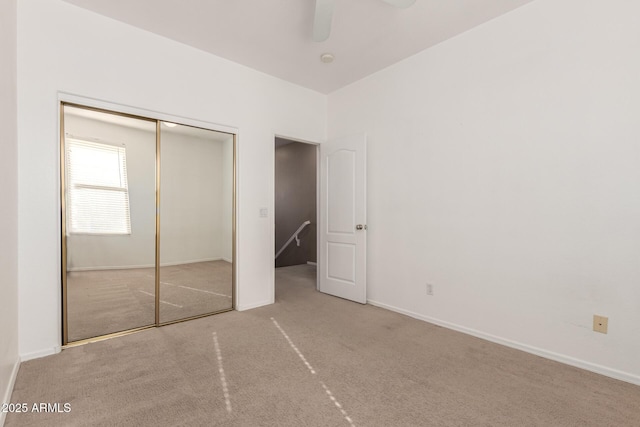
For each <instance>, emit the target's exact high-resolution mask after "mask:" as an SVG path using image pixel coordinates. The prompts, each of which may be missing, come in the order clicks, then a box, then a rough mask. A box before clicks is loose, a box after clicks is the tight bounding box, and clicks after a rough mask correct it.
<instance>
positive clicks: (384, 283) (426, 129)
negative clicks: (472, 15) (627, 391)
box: [328, 0, 640, 383]
mask: <svg viewBox="0 0 640 427" xmlns="http://www.w3.org/2000/svg"><path fill="white" fill-rule="evenodd" d="M638 16H640V3H638V2H632V1H624V0H616V1H606V2H605V1H584V0H563V1H556V0H538V1H536V2H533V3H531V4H528V5H526V6H524V7H522V8H519V9H517V10H515V11H513V12H511V13H508V14H506V15H504V16H502V17H500V18H497V19H495V20H493V21H491V22H488V23H487V24H485V25H482V26H480V27H478V28H475V29H473V30H471V31H468V32H466V33H464V34H462V35H460V36H458V37H456V38H454V39H451V40H449V41H446V42H444V43H442V44H440V45H438V46H435V47H433V48H431V49H429V50H427V51H424V52H422V53H420V54H418V55H415V56H414V57H412V58H409V59H407V60H405V61H403V62H401V63H398V64H396V65H394V66H392V67H390V68H388V69H385V70H383V71H381V72H379V73H377V74H374V75H372V76H370V77H368V78H366V79H364V80H361V81H359V82H356V83H354V84H352V85H350V86H348V87H346V88H344V89H342V90H339V91H337V92H335V93H332V94H331V95H330V96H329V118H328V123H329V137H330V138H331V137H336V136H340V135H345V134H350V133H354V132H363V131H364V132H366V133H367V134H368V138H369V147H368V152H369V158H368V171H369V176H368V185H369V190H368V196H369V201H368V221H369V231H368V233H369V234H368V239H369V249H368V271H367V276H368V278H369V283H368V285H369V288H368V291H369V294H368V297H369V299H370V300H372V301H373V302H375V303H377V304H380V305H383V306H387V307H391V308H394V309H396V310H399V311H403V312H405V313H409V314H411V315H414V316H416V317H419V318H423V319H427V320H430V321H433V322H436V323H441V324H444V325H447V326H450V327H454V328H458V329H462V330H465V331H467V332H471V333H474V334H477V335H480V336H483V337H485V338H489V339H493V340H495V341H498V342H504V343H507V344H509V345H513V346H518V347H520V348H525V349H527V350H528V351H532V352H537V353H539V354H543V355H545V356H547V357H552V358H556V359H558V360H562V361H565V362H568V363H572V364H574V365H578V366H583V367H586V368H588V369H592V370H596V371H599V372H603V373H606V374H607V375H611V376H614V377H618V378H622V379H625V380H627V381H631V382H635V383H640V339H639V337H640V286H639V285H638V284H639V283H640V243H639V242H640V225H639V224H640V222H639V219H640V196H639V194H640V193H639V189H640V143H639V141H640V120H638V112H639V111H640V79H638V76H640V55H638V52H640V23H639V21H638ZM427 282H429V283H431V284H433V286H434V295H433V296H427V295H426V285H425V284H426V283H427ZM391 284H392V285H391ZM594 314H600V315H604V316H608V317H609V333H608V334H607V335H603V334H598V333H595V332H592V330H591V328H592V316H593V315H594Z"/></svg>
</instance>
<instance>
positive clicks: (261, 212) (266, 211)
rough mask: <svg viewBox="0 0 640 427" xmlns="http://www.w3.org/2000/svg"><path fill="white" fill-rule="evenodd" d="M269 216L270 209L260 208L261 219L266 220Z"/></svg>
mask: <svg viewBox="0 0 640 427" xmlns="http://www.w3.org/2000/svg"><path fill="white" fill-rule="evenodd" d="M268 214H269V209H267V208H260V218H266V217H267V216H268Z"/></svg>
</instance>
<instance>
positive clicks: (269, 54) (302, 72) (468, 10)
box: [64, 0, 533, 93]
mask: <svg viewBox="0 0 640 427" xmlns="http://www.w3.org/2000/svg"><path fill="white" fill-rule="evenodd" d="M64 1H66V2H67V3H72V4H75V5H77V6H80V7H82V8H85V9H88V10H91V11H94V12H97V13H99V14H102V15H105V16H108V17H111V18H114V19H116V20H118V21H122V22H125V23H127V24H130V25H133V26H135V27H139V28H142V29H144V30H147V31H150V32H153V33H156V34H159V35H161V36H164V37H167V38H170V39H173V40H176V41H179V42H181V43H184V44H187V45H190V46H193V47H195V48H198V49H201V50H203V51H206V52H210V53H212V54H214V55H217V56H220V57H223V58H226V59H229V60H231V61H234V62H237V63H239V64H243V65H246V66H248V67H251V68H253V69H256V70H258V71H262V72H264V73H267V74H270V75H272V76H276V77H279V78H281V79H284V80H287V81H290V82H292V83H295V84H298V85H300V86H304V87H307V88H310V89H313V90H316V91H318V92H321V93H330V92H332V91H334V90H337V89H339V88H341V87H343V86H346V85H348V84H350V83H353V82H354V81H357V80H359V79H361V78H363V77H365V76H367V75H369V74H372V73H374V72H376V71H379V70H381V69H383V68H385V67H387V66H389V65H392V64H394V63H396V62H398V61H400V60H402V59H404V58H407V57H409V56H411V55H414V54H416V53H418V52H420V51H422V50H424V49H427V48H429V47H431V46H433V45H435V44H438V43H440V42H442V41H444V40H446V39H449V38H451V37H454V36H456V35H458V34H460V33H463V32H465V31H467V30H469V29H470V28H473V27H475V26H477V25H480V24H482V23H484V22H486V21H489V20H490V19H493V18H495V17H497V16H500V15H502V14H504V13H507V12H509V11H511V10H513V9H516V8H517V7H520V6H522V5H524V4H526V3H530V2H531V1H533V0H417V1H416V3H415V4H414V5H413V6H411V7H409V8H408V9H397V8H394V7H393V6H390V5H388V4H387V3H385V2H383V1H381V0H336V3H335V9H334V13H333V21H332V22H333V23H332V31H331V35H330V37H329V39H328V40H327V41H324V42H321V43H316V42H314V41H313V40H312V31H313V14H314V7H315V1H314V0H207V1H203V0H181V1H176V0H135V1H133V0H64ZM325 52H330V53H332V54H333V55H334V56H335V61H334V62H333V63H331V64H325V63H322V62H321V61H320V55H322V54H323V53H325Z"/></svg>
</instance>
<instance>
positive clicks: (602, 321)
mask: <svg viewBox="0 0 640 427" xmlns="http://www.w3.org/2000/svg"><path fill="white" fill-rule="evenodd" d="M608 328H609V318H608V317H605V316H598V315H597V314H594V315H593V330H594V332H600V333H601V334H606V333H607V329H608Z"/></svg>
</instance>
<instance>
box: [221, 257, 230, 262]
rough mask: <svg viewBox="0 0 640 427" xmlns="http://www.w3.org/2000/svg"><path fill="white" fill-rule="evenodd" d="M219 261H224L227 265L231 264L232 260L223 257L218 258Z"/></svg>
mask: <svg viewBox="0 0 640 427" xmlns="http://www.w3.org/2000/svg"><path fill="white" fill-rule="evenodd" d="M220 259H221V260H222V261H226V262H228V263H232V262H233V260H232V259H230V258H224V257H222V258H220Z"/></svg>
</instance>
